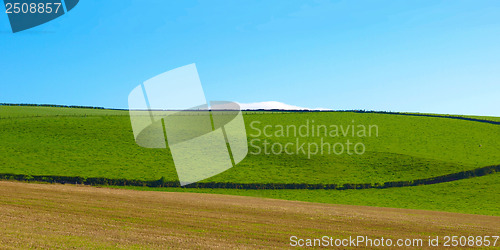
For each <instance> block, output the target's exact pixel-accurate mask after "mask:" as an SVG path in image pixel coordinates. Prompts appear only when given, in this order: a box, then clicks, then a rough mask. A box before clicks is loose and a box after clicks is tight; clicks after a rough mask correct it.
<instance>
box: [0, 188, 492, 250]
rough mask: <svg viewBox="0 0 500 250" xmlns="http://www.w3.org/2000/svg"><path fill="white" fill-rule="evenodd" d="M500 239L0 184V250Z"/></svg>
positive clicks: (441, 226)
mask: <svg viewBox="0 0 500 250" xmlns="http://www.w3.org/2000/svg"><path fill="white" fill-rule="evenodd" d="M499 231H500V217H495V216H482V215H468V214H456V213H446V212H433V211H423V210H409V209H395V208H377V207H363V206H347V205H329V204H318V203H308V202H295V201H283V200H274V199H263V198H253V197H240V196H230V195H215V194H196V193H168V192H152V191H134V190H121V189H110V188H97V187H89V186H75V185H61V184H33V183H20V182H6V181H3V182H0V248H32V247H41V248H168V247H173V248H217V247H222V248H286V247H290V243H291V241H290V237H291V236H297V237H298V238H304V239H305V238H321V237H322V236H329V237H333V238H349V236H352V237H356V236H368V237H369V238H372V239H376V238H380V237H384V238H391V239H393V241H394V242H395V241H396V240H397V239H406V238H409V239H423V242H424V244H423V246H424V248H425V246H428V243H427V240H428V237H429V236H432V237H435V236H439V237H440V238H442V237H443V236H446V235H450V236H451V235H456V236H469V235H474V236H480V235H481V236H485V235H498V233H499ZM440 243H441V242H440ZM498 245H499V243H497V246H498Z"/></svg>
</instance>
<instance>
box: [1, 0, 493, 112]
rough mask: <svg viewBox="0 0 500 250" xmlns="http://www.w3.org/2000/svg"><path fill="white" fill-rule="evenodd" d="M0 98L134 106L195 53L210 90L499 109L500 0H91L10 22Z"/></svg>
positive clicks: (230, 96)
mask: <svg viewBox="0 0 500 250" xmlns="http://www.w3.org/2000/svg"><path fill="white" fill-rule="evenodd" d="M0 11H1V13H0V57H1V59H0V60H1V67H0V102H11V103H55V104H72V105H93V106H104V107H114V108H127V97H128V94H129V92H130V91H131V90H132V89H133V88H134V87H135V86H137V85H139V84H140V83H142V82H143V81H145V80H147V79H149V78H151V77H153V76H156V75H158V74H160V73H163V72H165V71H168V70H170V69H174V68H177V67H180V66H184V65H187V64H190V63H196V65H197V67H198V72H199V74H200V78H201V81H202V84H203V87H204V90H205V95H206V97H207V99H208V100H227V101H238V102H242V103H251V102H262V101H279V102H284V103H287V104H292V105H296V106H302V107H310V108H316V107H322V108H331V109H368V110H392V111H416V112H432V113H450V114H475V115H494V116H500V98H499V95H500V15H499V13H500V2H499V1H482V0H481V1H472V0H471V1H435V0H433V1H424V0H419V1H326V0H325V1H323V0H322V1H304V0H302V1H294V0H283V1H279V0H264V1H258V0H248V1H244V0H228V1H212V0H201V1H189V0H182V1H181V0H178V1H173V0H170V1H166V0H147V1H146V0H136V1H132V0H112V1H111V0H110V1H96V0H95V1H94V0H81V1H80V3H79V4H78V5H77V6H76V7H75V8H74V9H73V10H72V11H70V12H69V13H67V14H66V15H64V16H62V17H61V18H58V19H56V20H53V21H52V22H49V23H46V24H44V25H41V26H38V27H35V28H33V29H30V30H27V31H23V32H19V33H16V34H12V32H11V30H10V26H9V23H8V18H7V15H6V14H5V9H4V8H3V7H2V8H0Z"/></svg>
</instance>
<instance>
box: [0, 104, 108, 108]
mask: <svg viewBox="0 0 500 250" xmlns="http://www.w3.org/2000/svg"><path fill="white" fill-rule="evenodd" d="M0 106H27V107H53V108H78V109H104V108H103V107H93V106H78V105H58V104H31V103H0Z"/></svg>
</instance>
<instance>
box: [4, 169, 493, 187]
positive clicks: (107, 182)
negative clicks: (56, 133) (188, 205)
mask: <svg viewBox="0 0 500 250" xmlns="http://www.w3.org/2000/svg"><path fill="white" fill-rule="evenodd" d="M497 172H500V165H492V166H486V167H482V168H476V169H472V170H466V171H461V172H457V173H452V174H447V175H441V176H436V177H430V178H423V179H416V180H410V181H389V182H384V183H346V184H342V185H338V184H307V183H232V182H198V183H193V184H189V185H186V186H184V187H183V188H217V189H327V190H348V189H386V188H396V187H411V186H421V185H431V184H438V183H444V182H451V181H457V180H463V179H469V178H474V177H480V176H485V175H490V174H495V173H497ZM0 180H17V181H27V182H45V183H61V184H83V185H91V186H143V187H181V186H180V183H179V182H178V181H167V180H166V179H165V177H162V178H160V179H159V180H153V181H145V180H128V179H110V178H102V177H88V178H87V177H80V176H53V175H25V174H8V173H4V174H0Z"/></svg>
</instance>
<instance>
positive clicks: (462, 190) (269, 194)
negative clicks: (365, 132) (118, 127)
mask: <svg viewBox="0 0 500 250" xmlns="http://www.w3.org/2000/svg"><path fill="white" fill-rule="evenodd" d="M114 188H119V189H134V190H144V191H146V190H149V191H165V192H190V193H191V192H192V193H212V194H228V195H242V196H253V197H263V198H273V199H283V200H298V201H308V202H320V203H329V204H346V205H360V206H377V207H394V208H409V209H422V210H434V211H445V212H454V213H467V214H483V215H494V216H500V204H499V203H498V199H499V197H500V193H499V191H498V190H500V173H496V174H493V175H488V176H482V177H476V178H471V179H465V180H459V181H453V182H446V183H439V184H433V185H425V186H415V187H401V188H388V189H365V190H321V189H320V190H290V189H288V190H241V189H190V188H149V187H130V186H125V187H123V186H120V187H118V186H117V187H114Z"/></svg>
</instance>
